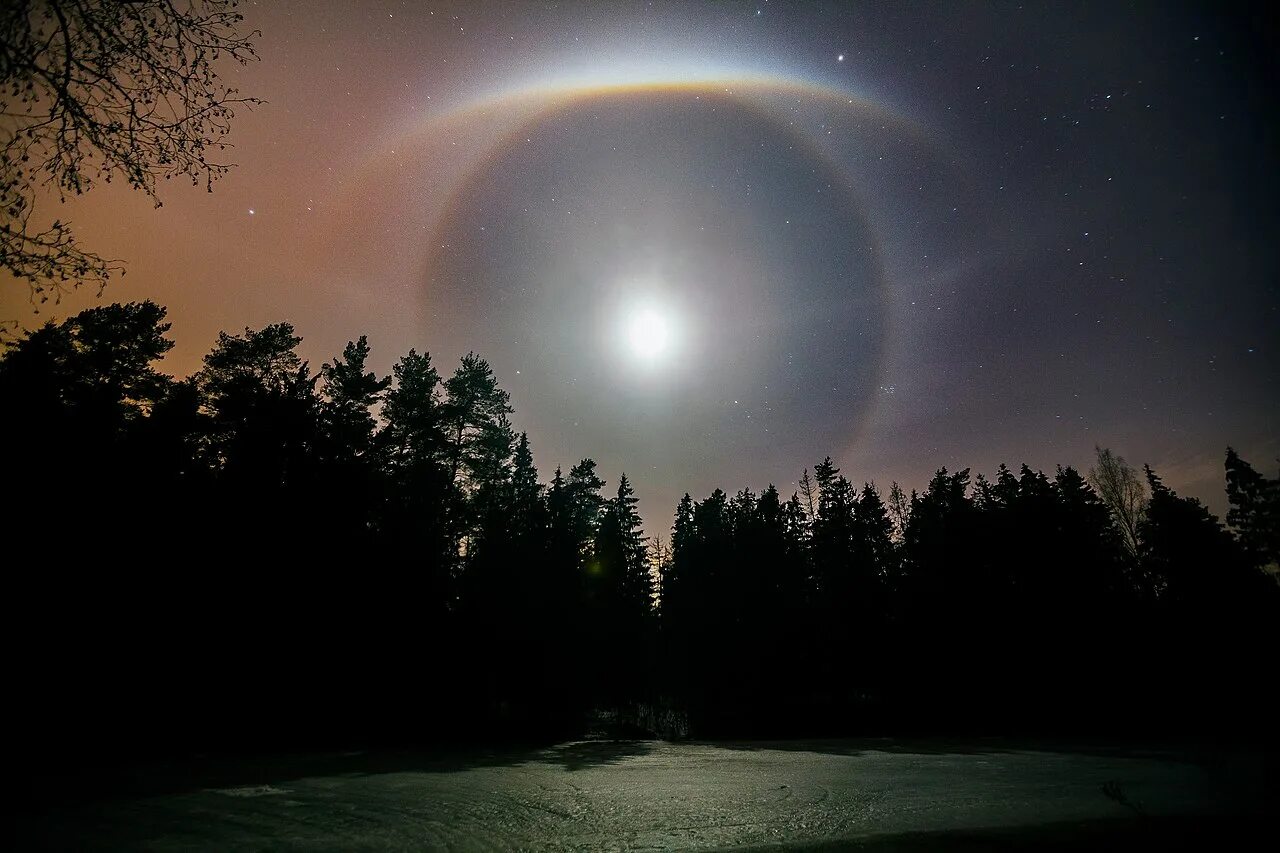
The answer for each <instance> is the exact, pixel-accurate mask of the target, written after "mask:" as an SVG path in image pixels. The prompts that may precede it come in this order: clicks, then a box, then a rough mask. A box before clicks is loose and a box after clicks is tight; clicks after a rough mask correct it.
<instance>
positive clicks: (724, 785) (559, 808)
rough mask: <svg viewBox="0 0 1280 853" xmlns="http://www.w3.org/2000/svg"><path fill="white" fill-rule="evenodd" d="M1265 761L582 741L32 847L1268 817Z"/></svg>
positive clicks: (495, 844) (132, 809)
mask: <svg viewBox="0 0 1280 853" xmlns="http://www.w3.org/2000/svg"><path fill="white" fill-rule="evenodd" d="M1260 772H1261V771H1260V769H1259V768H1258V767H1255V766H1253V765H1252V764H1250V763H1249V761H1248V760H1247V759H1242V758H1239V757H1237V758H1227V757H1223V756H1221V755H1214V756H1209V757H1206V755H1205V754H1199V755H1195V756H1192V755H1189V754H1187V753H1186V752H1159V751H1153V752H1134V751H1119V750H1113V749H1100V748H1099V749H1089V748H1082V747H1080V746H1073V747H1070V748H1067V747H1062V748H1057V747H1050V746H1043V745H1041V746H1038V747H1037V748H1019V747H1015V746H1012V745H1009V744H1007V743H1005V742H1002V741H995V740H992V741H969V742H965V743H955V744H943V743H936V742H916V743H902V742H897V741H888V740H885V741H822V742H814V741H809V742H784V743H773V744H764V743H744V744H701V743H666V742H661V741H636V740H619V741H580V742H571V743H564V744H559V745H557V746H553V747H547V748H539V749H529V750H514V749H513V750H496V751H483V750H481V751H474V752H470V753H459V754H455V755H447V756H442V755H439V754H437V755H429V756H424V755H420V754H409V753H345V754H331V755H314V756H292V757H287V758H278V759H273V760H267V759H259V760H254V761H250V760H243V761H240V762H229V761H225V760H221V761H219V760H212V759H210V760H206V762H204V763H203V764H199V765H197V766H196V767H195V768H194V769H192V768H186V769H180V768H177V767H170V768H167V769H166V768H154V767H153V768H151V769H150V770H148V771H146V772H142V773H137V774H135V775H134V776H133V777H131V779H129V780H126V781H122V782H119V783H118V785H117V786H116V787H115V789H114V790H103V791H102V792H101V794H100V795H99V796H94V797H88V798H84V797H83V793H82V799H81V801H80V802H73V801H70V800H68V801H67V802H65V803H63V804H62V805H60V806H57V807H55V808H53V809H52V810H49V811H47V812H44V813H40V814H36V815H35V816H29V817H30V820H29V822H28V823H27V824H26V825H25V827H24V829H25V831H24V832H22V833H20V835H21V836H23V841H24V842H26V843H24V844H23V845H22V846H23V847H24V848H25V847H28V846H33V847H44V846H49V847H57V848H63V849H84V848H86V847H90V848H92V847H112V848H128V849H149V850H187V849H193V848H194V849H210V850H228V849H245V848H253V849H261V848H263V847H270V848H272V849H281V848H290V849H304V848H305V849H335V850H351V849H360V848H364V849H373V848H377V849H387V848H400V849H440V850H525V849H552V850H636V849H664V848H682V849H686V848H718V847H736V846H758V845H774V844H779V843H783V844H793V843H801V844H805V843H816V842H824V841H839V840H848V839H866V838H870V837H876V836H883V835H888V834H897V833H907V832H910V833H916V832H934V831H949V830H963V829H968V828H989V827H1019V826H1031V825H1043V824H1050V823H1056V822H1061V821H1082V822H1083V821H1095V820H1102V819H1109V818H1131V819H1135V820H1136V819H1138V818H1137V815H1138V814H1139V813H1141V814H1144V815H1147V816H1151V817H1158V816H1164V815H1202V814H1203V815H1212V814H1230V813H1234V812H1239V811H1250V810H1252V809H1254V808H1255V804H1254V800H1256V799H1257V798H1258V797H1259V796H1261V789H1262V786H1261V783H1260V781H1259V780H1260V778H1261V777H1260Z"/></svg>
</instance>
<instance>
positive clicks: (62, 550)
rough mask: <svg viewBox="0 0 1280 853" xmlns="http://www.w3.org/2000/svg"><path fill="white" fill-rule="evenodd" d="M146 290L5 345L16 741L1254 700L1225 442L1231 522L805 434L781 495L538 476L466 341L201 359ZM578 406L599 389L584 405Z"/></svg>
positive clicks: (933, 726) (1150, 480) (887, 728)
mask: <svg viewBox="0 0 1280 853" xmlns="http://www.w3.org/2000/svg"><path fill="white" fill-rule="evenodd" d="M168 330H169V324H168V323H167V322H166V320H165V310H164V309H163V308H161V307H159V306H157V305H155V304H153V303H151V302H142V303H130V304H114V305H106V306H103V307H99V308H93V309H90V310H87V311H84V312H81V313H80V314H77V315H76V316H74V317H72V318H70V319H68V320H65V321H63V322H57V323H55V322H49V323H46V324H45V325H43V326H41V327H39V328H37V329H35V330H33V331H30V332H25V333H22V334H21V335H18V336H16V337H14V338H13V339H11V340H10V341H9V342H8V345H7V346H6V347H5V349H4V351H3V354H2V356H0V400H3V411H4V416H3V418H0V431H2V435H0V438H2V440H3V444H2V445H0V446H3V448H4V451H3V452H4V467H3V472H4V478H5V495H6V502H5V503H6V506H7V508H6V509H5V511H4V515H3V518H4V523H5V527H6V528H7V529H6V531H5V536H4V541H5V551H6V552H7V554H8V556H9V559H7V560H6V561H5V563H6V568H7V572H6V578H7V588H8V589H7V595H6V600H7V607H6V617H5V622H6V628H7V631H6V633H7V634H8V637H7V647H8V649H9V650H10V654H11V660H12V661H13V674H12V680H11V683H12V684H16V685H18V686H19V689H17V690H16V691H15V693H14V694H13V695H14V696H15V702H16V707H17V709H18V711H19V718H20V719H22V720H24V721H25V722H24V723H23V725H25V726H27V727H28V728H29V730H30V731H31V732H32V733H35V734H39V735H40V736H41V737H39V738H37V742H41V743H44V742H46V741H48V740H50V739H52V740H54V741H57V742H59V743H73V744H75V745H76V746H77V748H83V747H85V746H89V747H94V748H105V749H108V750H110V749H134V748H138V747H142V746H145V747H147V748H153V749H162V750H163V749H182V748H260V747H275V746H280V745H284V744H301V743H318V742H324V743H336V742H377V741H402V740H406V739H415V738H421V739H433V740H434V739H440V738H444V737H450V736H453V735H471V736H490V735H493V734H494V733H504V734H510V733H515V734H529V733H535V732H536V733H553V732H554V733H572V732H573V731H574V729H575V727H576V726H578V725H579V724H580V721H581V720H582V719H583V715H584V714H585V713H586V712H587V711H589V710H591V709H602V708H603V709H614V710H616V711H618V712H619V713H620V714H621V715H623V716H624V717H626V718H628V719H632V720H634V721H636V722H637V723H642V724H644V725H646V726H647V727H649V728H650V729H651V730H653V731H657V732H659V733H662V734H667V735H688V734H692V735H695V736H713V735H722V734H723V735H767V736H783V735H790V734H797V735H798V734H817V733H831V734H836V733H855V732H861V733H870V732H880V731H884V732H892V731H904V730H915V731H960V730H964V731H976V730H984V731H992V732H1001V731H1004V732H1007V731H1012V730H1018V731H1050V730H1054V731H1056V730H1062V731H1078V730H1091V731H1154V730H1159V731H1167V730H1172V729H1182V730H1189V729H1196V730H1200V729H1204V728H1208V727H1211V726H1219V725H1223V724H1229V725H1231V726H1235V727H1245V728H1251V727H1257V728H1264V727H1266V726H1267V725H1269V721H1270V720H1272V719H1274V713H1275V708H1274V706H1273V705H1271V704H1270V703H1269V701H1268V698H1269V694H1270V691H1271V690H1272V683H1273V680H1274V677H1275V669H1274V660H1275V652H1276V643H1275V627H1276V624H1277V622H1276V618H1277V616H1278V615H1280V588H1278V587H1277V584H1276V581H1275V576H1274V572H1275V569H1276V564H1277V560H1278V559H1280V524H1278V523H1277V519H1278V518H1280V479H1270V478H1267V477H1265V476H1263V475H1262V474H1259V473H1258V472H1257V471H1256V470H1255V469H1254V468H1253V467H1251V466H1250V465H1249V464H1248V463H1247V462H1246V461H1244V460H1243V459H1241V458H1240V457H1239V456H1238V455H1236V454H1235V453H1234V452H1232V451H1231V450H1228V451H1227V454H1226V464H1225V473H1226V488H1227V497H1228V500H1229V504H1230V512H1229V514H1228V516H1227V522H1228V523H1227V525H1223V524H1221V523H1219V521H1218V520H1217V519H1215V518H1214V517H1213V516H1212V515H1211V514H1210V513H1209V512H1208V511H1207V509H1206V508H1205V507H1204V506H1203V505H1201V504H1200V503H1199V502H1198V501H1196V500H1194V499H1192V498H1187V497H1182V496H1179V495H1177V494H1175V493H1174V492H1173V491H1171V490H1170V489H1169V488H1168V487H1167V486H1165V485H1164V484H1163V483H1162V482H1161V480H1160V478H1159V476H1158V475H1157V474H1156V472H1154V471H1152V470H1151V469H1150V468H1147V469H1145V470H1144V471H1142V472H1138V471H1137V470H1135V469H1133V468H1132V467H1130V466H1129V465H1127V464H1126V463H1125V462H1124V460H1122V459H1120V458H1119V457H1117V456H1115V455H1114V454H1112V453H1110V452H1109V451H1105V450H1100V451H1099V454H1098V460H1097V464H1096V466H1095V467H1094V468H1093V469H1092V470H1091V472H1089V473H1087V474H1082V473H1081V472H1079V471H1077V470H1075V469H1073V468H1070V467H1063V468H1058V469H1057V470H1056V471H1055V472H1054V473H1053V474H1052V475H1046V474H1045V473H1042V472H1040V471H1035V470H1032V469H1030V468H1028V467H1026V466H1022V467H1021V468H1020V469H1019V470H1016V471H1015V470H1011V469H1009V468H1006V467H1004V466H1001V467H1000V468H999V469H998V470H997V471H996V472H994V473H993V475H992V476H991V478H990V479H988V478H986V477H984V476H982V475H978V476H976V477H971V476H970V472H969V471H968V470H963V471H956V472H949V471H947V470H945V469H943V470H940V471H938V473H937V474H936V475H935V476H934V477H933V479H932V480H931V481H930V482H929V483H928V484H927V486H925V487H924V488H923V489H922V490H920V491H918V492H917V491H912V492H910V493H904V492H903V491H902V490H901V489H900V488H899V487H898V486H897V484H893V485H892V486H891V487H890V488H889V489H888V490H886V491H881V490H880V489H878V488H877V487H876V486H875V485H873V484H871V483H862V484H859V483H858V481H857V480H855V479H851V478H850V477H849V476H848V475H847V474H845V473H843V472H841V471H840V470H839V469H838V468H837V467H835V466H834V465H833V464H832V462H831V460H830V459H825V460H822V461H821V462H819V463H818V464H816V465H815V466H814V467H813V469H812V472H810V471H809V470H805V471H804V473H803V475H802V476H801V479H800V489H799V490H798V491H797V492H796V493H794V494H791V495H784V494H782V493H780V492H779V491H778V490H777V489H776V488H775V487H774V486H772V485H769V486H767V487H766V488H764V489H763V490H762V491H760V492H759V493H756V492H752V491H750V490H746V489H744V490H742V491H738V492H736V493H734V494H728V493H726V492H723V491H720V490H716V491H714V492H713V493H712V494H710V495H708V496H705V497H703V498H702V499H700V500H695V499H693V497H691V496H689V495H686V496H685V497H684V498H683V499H682V500H681V501H680V503H679V505H678V506H677V507H676V508H675V515H674V522H673V524H672V525H671V526H670V527H668V526H667V523H666V522H665V521H664V522H662V523H661V524H657V525H651V527H650V531H651V532H652V531H653V529H654V528H657V531H658V532H657V534H656V535H651V536H646V532H645V530H644V529H643V524H642V521H641V519H640V517H639V515H638V513H637V510H636V499H635V497H634V495H633V491H632V486H631V483H630V482H629V481H628V480H627V478H626V476H625V475H621V476H619V477H618V479H617V481H616V483H615V484H612V485H608V487H606V485H607V484H606V482H605V480H604V479H603V478H602V476H601V474H600V472H598V471H597V470H596V465H595V463H594V462H593V461H592V460H591V459H590V458H583V459H581V460H580V461H577V462H576V463H575V464H573V465H571V466H570V467H569V468H568V470H567V471H566V470H563V469H561V468H556V469H555V473H554V475H553V476H552V477H551V478H550V481H549V482H542V480H541V479H540V477H539V473H538V470H537V468H535V466H534V459H533V453H532V449H531V447H530V444H529V441H528V438H527V436H526V435H525V434H523V433H517V431H516V430H515V428H514V427H513V425H512V422H511V419H510V418H511V415H512V408H511V405H510V402H509V398H508V395H507V393H506V392H505V391H503V390H502V389H501V388H500V387H499V385H498V383H497V381H496V379H495V377H494V374H493V371H492V370H491V369H490V367H489V365H488V364H487V363H486V362H485V361H484V360H483V359H482V358H480V357H478V356H477V355H475V354H468V355H466V356H464V357H463V358H462V359H461V361H460V363H459V364H457V365H456V366H455V367H454V368H453V369H452V371H451V372H449V373H448V374H447V375H444V374H442V372H441V370H440V369H439V368H438V366H437V365H436V364H435V363H433V361H432V358H431V356H430V355H429V354H428V353H426V352H422V353H419V352H417V351H414V350H410V351H409V352H408V353H407V354H405V355H404V356H402V357H401V358H400V359H399V360H398V361H397V362H396V363H395V365H394V367H393V368H392V372H391V375H390V376H382V377H380V376H377V375H375V374H374V373H373V372H372V371H370V370H369V369H368V368H367V366H366V360H367V358H368V355H369V346H368V343H367V341H366V340H365V338H364V337H361V338H359V339H358V340H355V341H352V342H350V343H348V344H347V346H346V347H345V349H344V350H343V352H342V353H341V354H339V355H337V356H336V357H335V358H334V359H333V360H332V361H330V362H327V363H325V364H323V365H322V366H321V367H320V368H319V370H318V371H313V370H312V369H311V368H310V366H309V365H308V364H307V363H306V362H305V361H304V360H302V359H301V357H300V356H299V355H298V353H297V348H298V345H299V343H300V340H301V339H300V338H299V337H298V335H297V334H296V333H295V331H294V329H293V327H292V326H290V325H289V324H287V323H277V324H273V325H269V326H266V327H264V328H262V329H258V330H250V329H246V330H245V331H244V332H243V333H242V334H227V333H222V334H220V335H219V337H218V340H217V342H216V343H215V345H214V347H213V349H212V350H211V351H210V352H209V353H208V354H207V355H206V356H205V357H204V366H203V368H202V369H201V370H200V371H199V372H197V373H196V374H195V375H193V376H190V377H188V378H185V379H175V378H172V377H169V376H166V375H164V374H163V373H161V372H159V370H158V366H159V362H160V359H161V358H162V357H163V356H164V354H165V353H166V352H167V351H168V350H169V349H170V348H171V347H172V346H173V344H172V342H171V341H170V340H169V339H168V338H167V337H166V334H167V332H168ZM600 405H608V401H607V400H602V401H600Z"/></svg>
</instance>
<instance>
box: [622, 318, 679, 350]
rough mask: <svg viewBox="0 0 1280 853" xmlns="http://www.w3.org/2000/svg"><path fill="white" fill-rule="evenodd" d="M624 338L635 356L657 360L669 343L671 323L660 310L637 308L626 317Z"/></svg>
mask: <svg viewBox="0 0 1280 853" xmlns="http://www.w3.org/2000/svg"><path fill="white" fill-rule="evenodd" d="M626 338H627V344H628V345H629V346H630V347H631V352H632V354H633V355H635V356H636V357H637V358H639V359H640V360H642V361H645V362H653V361H657V360H658V359H660V358H661V357H662V356H663V354H664V353H666V352H667V349H668V348H669V347H670V345H671V323H670V321H669V320H668V319H667V317H666V316H664V315H663V314H662V312H660V311H657V310H655V309H653V308H648V307H646V308H638V309H636V310H635V311H634V312H633V313H632V314H631V316H630V317H628V318H627V326H626Z"/></svg>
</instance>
